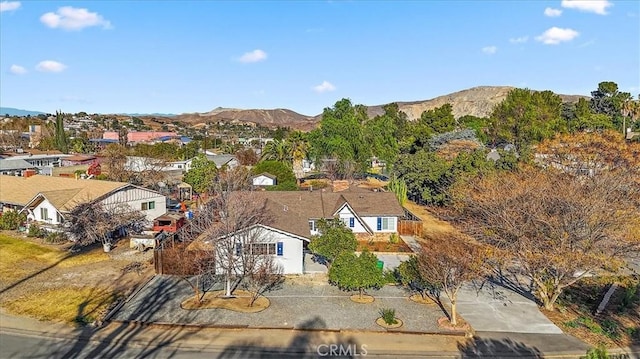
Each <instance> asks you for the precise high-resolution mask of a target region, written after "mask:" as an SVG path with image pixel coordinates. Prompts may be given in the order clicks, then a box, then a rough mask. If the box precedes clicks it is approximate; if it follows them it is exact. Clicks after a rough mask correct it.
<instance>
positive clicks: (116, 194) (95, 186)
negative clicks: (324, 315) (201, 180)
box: [0, 175, 166, 225]
mask: <svg viewBox="0 0 640 359" xmlns="http://www.w3.org/2000/svg"><path fill="white" fill-rule="evenodd" d="M0 186H2V196H1V197H0V202H3V203H6V204H12V205H13V208H17V209H19V210H20V211H21V212H24V213H27V218H29V219H31V220H34V221H37V222H44V223H47V224H51V225H58V224H61V223H63V222H64V217H65V215H66V214H68V213H69V212H70V211H71V210H73V208H75V206H77V205H78V204H80V203H84V202H87V201H90V202H92V201H101V202H102V203H103V204H104V205H105V207H106V208H109V207H110V206H117V205H121V204H125V205H128V206H129V207H131V209H133V210H138V211H141V212H142V213H144V215H145V217H146V219H147V220H148V221H149V222H152V221H153V219H154V218H156V217H158V216H160V215H162V214H164V213H166V197H165V196H163V195H161V194H160V193H158V192H156V191H152V190H149V189H146V188H142V187H137V186H134V185H132V184H130V183H124V182H111V181H99V180H82V179H72V178H65V177H50V176H40V175H36V176H31V177H14V176H0Z"/></svg>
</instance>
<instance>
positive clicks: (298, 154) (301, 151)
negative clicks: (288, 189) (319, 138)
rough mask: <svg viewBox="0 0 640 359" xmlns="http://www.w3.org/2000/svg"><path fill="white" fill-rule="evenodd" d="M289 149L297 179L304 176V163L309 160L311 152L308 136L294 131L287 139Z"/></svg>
mask: <svg viewBox="0 0 640 359" xmlns="http://www.w3.org/2000/svg"><path fill="white" fill-rule="evenodd" d="M287 142H288V143H289V149H290V151H291V160H292V161H293V173H294V174H295V176H296V178H301V177H303V175H304V172H303V171H302V161H303V160H304V159H305V158H307V154H308V152H309V140H308V138H307V134H306V133H304V132H302V131H293V132H291V133H289V137H287Z"/></svg>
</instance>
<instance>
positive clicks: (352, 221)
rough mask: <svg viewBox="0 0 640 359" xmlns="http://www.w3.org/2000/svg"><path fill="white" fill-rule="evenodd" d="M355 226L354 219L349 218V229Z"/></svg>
mask: <svg viewBox="0 0 640 359" xmlns="http://www.w3.org/2000/svg"><path fill="white" fill-rule="evenodd" d="M355 226H356V220H355V218H353V217H351V218H349V228H353V227H355Z"/></svg>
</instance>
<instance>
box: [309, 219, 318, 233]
mask: <svg viewBox="0 0 640 359" xmlns="http://www.w3.org/2000/svg"><path fill="white" fill-rule="evenodd" d="M309 230H310V231H311V232H315V231H316V221H309Z"/></svg>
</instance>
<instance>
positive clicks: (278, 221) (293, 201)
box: [256, 191, 404, 237]
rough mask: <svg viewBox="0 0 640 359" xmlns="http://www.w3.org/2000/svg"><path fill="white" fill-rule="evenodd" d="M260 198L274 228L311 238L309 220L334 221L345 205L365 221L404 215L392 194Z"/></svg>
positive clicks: (302, 193) (261, 195)
mask: <svg viewBox="0 0 640 359" xmlns="http://www.w3.org/2000/svg"><path fill="white" fill-rule="evenodd" d="M256 196H257V197H258V198H259V199H262V200H266V201H267V202H266V207H267V210H268V211H269V214H270V215H271V217H272V222H271V223H270V224H268V225H269V226H270V227H273V228H276V229H280V230H283V231H286V232H289V233H293V234H296V235H299V236H301V237H309V219H320V218H333V216H334V214H335V213H336V211H338V210H339V209H340V208H341V207H342V206H343V205H344V204H345V203H349V206H350V207H351V208H352V209H353V210H354V211H355V212H356V215H358V216H361V217H362V216H365V217H377V216H402V215H404V211H403V210H402V206H400V204H399V203H398V200H397V199H396V196H395V194H393V193H390V192H340V193H331V192H322V191H314V192H306V191H264V192H256Z"/></svg>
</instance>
